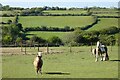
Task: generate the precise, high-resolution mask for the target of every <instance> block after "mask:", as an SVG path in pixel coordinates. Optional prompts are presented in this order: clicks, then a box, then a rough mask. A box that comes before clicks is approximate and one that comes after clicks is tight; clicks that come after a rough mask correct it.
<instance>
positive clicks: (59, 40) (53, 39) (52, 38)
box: [48, 36, 62, 45]
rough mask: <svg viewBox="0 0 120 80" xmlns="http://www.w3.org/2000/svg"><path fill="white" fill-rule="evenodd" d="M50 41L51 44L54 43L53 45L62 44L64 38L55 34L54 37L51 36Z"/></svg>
mask: <svg viewBox="0 0 120 80" xmlns="http://www.w3.org/2000/svg"><path fill="white" fill-rule="evenodd" d="M48 41H49V42H50V43H51V44H53V45H60V44H62V40H61V39H60V38H59V37H57V36H53V37H51V38H49V39H48Z"/></svg>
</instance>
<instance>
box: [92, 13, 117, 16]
mask: <svg viewBox="0 0 120 80" xmlns="http://www.w3.org/2000/svg"><path fill="white" fill-rule="evenodd" d="M93 15H96V16H118V14H117V13H113V14H105V13H104V14H93Z"/></svg>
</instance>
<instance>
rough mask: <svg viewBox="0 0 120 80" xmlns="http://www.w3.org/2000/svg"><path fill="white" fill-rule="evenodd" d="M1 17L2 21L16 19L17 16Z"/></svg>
mask: <svg viewBox="0 0 120 80" xmlns="http://www.w3.org/2000/svg"><path fill="white" fill-rule="evenodd" d="M0 18H1V19H2V21H1V22H7V21H8V20H12V21H13V20H14V19H15V17H0Z"/></svg>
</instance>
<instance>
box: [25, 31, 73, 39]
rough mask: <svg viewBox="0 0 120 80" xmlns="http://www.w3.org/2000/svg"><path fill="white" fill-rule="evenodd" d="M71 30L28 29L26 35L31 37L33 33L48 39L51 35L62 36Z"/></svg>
mask: <svg viewBox="0 0 120 80" xmlns="http://www.w3.org/2000/svg"><path fill="white" fill-rule="evenodd" d="M70 33H71V32H50V31H30V32H27V37H28V38H31V37H32V36H33V35H36V36H38V37H41V38H43V39H49V38H50V37H52V36H58V37H59V38H61V39H62V38H64V37H65V36H66V35H67V34H70Z"/></svg>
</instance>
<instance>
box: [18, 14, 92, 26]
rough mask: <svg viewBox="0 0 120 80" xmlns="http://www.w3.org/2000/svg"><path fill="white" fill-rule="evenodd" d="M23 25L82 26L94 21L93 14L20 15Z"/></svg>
mask: <svg viewBox="0 0 120 80" xmlns="http://www.w3.org/2000/svg"><path fill="white" fill-rule="evenodd" d="M19 22H20V23H22V25H23V27H24V28H25V27H40V26H47V27H65V26H70V27H73V28H75V27H82V26H85V25H89V24H92V23H93V22H94V19H93V17H91V16H27V17H23V16H21V17H19Z"/></svg>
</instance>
